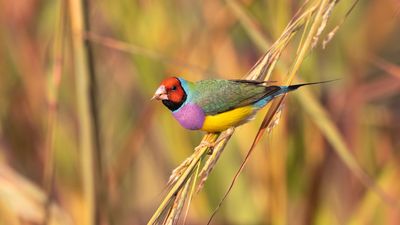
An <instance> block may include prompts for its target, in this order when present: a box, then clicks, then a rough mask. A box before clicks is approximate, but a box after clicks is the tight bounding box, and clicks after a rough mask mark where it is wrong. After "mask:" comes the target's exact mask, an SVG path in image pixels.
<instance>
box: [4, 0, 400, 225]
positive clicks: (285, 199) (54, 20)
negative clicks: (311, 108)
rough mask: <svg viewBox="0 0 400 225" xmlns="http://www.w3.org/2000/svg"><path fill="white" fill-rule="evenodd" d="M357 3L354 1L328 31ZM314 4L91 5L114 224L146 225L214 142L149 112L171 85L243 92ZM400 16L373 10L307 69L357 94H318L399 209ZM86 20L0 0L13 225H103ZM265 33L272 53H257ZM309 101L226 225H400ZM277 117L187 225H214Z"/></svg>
mask: <svg viewBox="0 0 400 225" xmlns="http://www.w3.org/2000/svg"><path fill="white" fill-rule="evenodd" d="M71 2H73V1H71ZM352 3H353V2H349V1H341V2H339V4H338V5H337V6H336V7H335V8H334V11H333V14H332V17H331V19H330V21H329V23H328V29H327V30H328V31H330V30H332V29H333V28H334V27H335V26H336V25H337V24H340V23H341V21H342V20H343V19H344V17H345V14H346V12H347V10H348V9H349V8H350V7H351V4H352ZM300 5H301V2H298V1H294V0H279V1H275V0H241V1H237V2H236V1H235V2H233V1H216V0H206V1H200V0H191V1H187V0H177V1H162V0H148V1H143V0H120V1H112V0H103V1H90V2H89V4H88V5H87V12H86V13H87V15H88V18H89V22H90V33H86V34H85V37H86V40H88V41H89V42H90V43H91V51H92V58H93V61H92V62H89V63H91V65H92V69H93V71H94V74H95V79H94V80H95V81H96V84H97V90H96V91H95V92H92V93H95V95H94V97H93V99H94V100H95V103H96V106H95V109H96V112H95V114H97V115H98V118H95V121H97V122H96V124H97V125H96V128H95V131H94V132H95V133H96V134H98V137H99V138H98V140H97V141H96V144H94V145H95V146H96V147H95V148H96V149H97V150H98V151H101V154H100V155H101V157H98V158H96V159H95V160H97V163H95V164H97V166H96V165H95V166H93V168H94V169H93V168H92V170H95V172H94V174H100V175H97V176H98V177H100V178H98V179H95V180H96V181H95V182H94V185H95V186H96V187H95V189H96V188H98V189H101V190H102V191H101V193H103V194H102V195H101V196H97V197H98V199H99V201H98V202H97V204H98V207H99V208H100V217H101V218H102V219H100V221H102V222H101V224H121V225H124V224H145V223H146V222H147V220H148V219H149V218H150V216H151V214H152V213H153V212H154V210H155V209H156V208H157V205H158V204H159V202H160V201H161V199H162V197H163V194H164V193H165V184H166V182H167V181H168V177H169V175H170V173H171V171H172V170H173V169H174V168H175V167H176V166H178V165H179V164H180V162H182V161H183V160H184V159H185V158H186V157H188V156H189V155H190V154H191V153H192V151H193V148H194V147H195V146H197V145H198V143H199V142H200V140H201V137H202V135H203V133H201V132H193V131H187V130H184V129H183V128H182V127H181V126H180V125H179V124H178V123H177V122H176V121H175V120H174V119H173V117H172V116H171V114H170V112H169V111H168V110H167V109H166V108H165V107H164V106H163V105H162V104H160V103H159V102H150V101H149V99H150V98H151V96H152V94H153V92H154V91H155V89H156V88H157V87H158V85H159V83H160V81H161V80H162V79H164V78H165V77H167V76H171V75H178V76H182V77H184V78H185V79H188V80H192V81H196V80H201V79H206V78H224V79H240V78H242V77H243V75H244V74H245V73H246V72H247V71H248V70H249V69H250V68H251V67H252V65H253V64H254V63H255V62H256V61H257V59H258V58H259V57H260V56H261V55H262V54H263V53H264V52H265V51H266V50H267V49H268V47H269V46H270V44H271V43H273V42H274V41H275V40H276V39H277V38H278V37H279V35H280V34H281V33H282V31H283V29H284V28H285V26H286V25H287V24H288V22H289V21H290V19H291V18H292V16H293V15H294V13H295V12H296V11H297V9H298V8H299V7H300ZM399 9H400V3H399V2H398V1H396V0H364V1H360V2H359V3H358V4H357V6H356V7H355V9H354V10H353V11H352V13H351V14H350V15H349V16H348V17H347V19H346V20H345V22H344V23H343V24H342V26H341V27H340V29H339V30H338V31H337V33H336V35H335V37H334V38H333V39H332V41H331V42H330V43H329V44H328V45H327V46H326V48H325V49H323V48H322V47H321V46H320V45H318V46H317V47H316V48H315V49H314V50H313V51H312V52H311V53H310V54H309V55H308V56H307V58H306V59H305V61H304V63H303V65H302V67H301V70H300V73H299V74H298V76H297V77H298V78H300V79H302V80H304V81H310V82H312V81H321V80H331V79H337V78H340V79H341V80H340V81H337V82H334V83H330V84H326V85H322V86H318V87H317V86H312V87H311V86H310V87H306V88H307V89H309V91H310V92H312V93H313V94H314V95H315V96H316V97H317V98H318V100H319V102H320V103H321V104H322V105H323V107H324V109H325V110H326V111H327V112H328V116H329V118H330V120H331V122H333V123H334V124H335V125H336V126H337V129H338V130H339V133H340V134H341V136H342V138H343V140H344V142H345V144H346V146H347V148H348V149H349V150H350V152H351V154H352V155H353V156H354V157H355V158H356V160H357V162H358V164H359V165H360V166H361V167H362V168H363V169H364V170H365V171H366V172H367V173H368V174H369V175H370V177H371V178H372V180H373V181H374V182H376V183H377V184H378V185H379V186H380V187H381V189H382V190H383V191H384V192H385V193H386V194H387V197H388V198H390V199H395V200H398V199H400V180H399V177H400V168H399V159H400V136H399V134H400V122H399V121H400V101H399V99H400V44H399V43H400V23H399V22H400V21H399V19H400V14H399ZM74 13H76V12H74V10H73V7H71V5H70V3H69V2H68V1H66V2H62V1H39V0H31V1H7V0H0V224H4V225H20V224H21V225H22V224H35V225H36V224H85V222H84V221H86V219H87V218H85V213H84V212H85V210H87V208H86V207H87V202H86V201H87V199H86V198H85V194H84V193H85V188H86V185H87V183H86V180H85V176H86V175H85V174H84V173H85V171H87V170H85V168H84V167H85V165H88V164H87V163H88V162H87V161H85V160H87V159H86V158H85V156H84V154H83V152H81V151H80V150H79V143H80V141H82V140H81V137H82V136H81V133H82V124H81V123H80V121H81V119H80V117H81V116H80V112H79V104H81V103H80V101H81V100H82V98H86V97H87V96H86V95H81V94H82V93H81V92H79V82H80V81H79V79H80V77H79V76H77V74H76V73H77V72H76V70H75V69H74V68H75V67H76V66H77V65H76V64H77V60H78V61H79V58H77V50H76V46H74V44H73V42H74V38H75V36H74V32H73V31H74V26H75V23H74V21H75V20H76V18H78V16H77V17H75V16H74ZM71 17H73V18H71ZM78 19H79V18H78ZM246 19H247V20H246ZM246 21H247V22H248V23H246ZM249 21H250V22H249ZM252 31H253V32H254V31H260V32H261V34H263V37H264V38H261V39H257V38H254V37H253V36H252V35H251V32H252ZM325 35H326V34H325ZM295 41H298V38H297V39H295ZM295 52H296V48H295V46H294V45H293V46H292V45H290V46H289V47H288V49H287V50H286V51H285V54H284V55H282V59H281V63H280V64H279V65H278V67H279V68H280V69H279V70H277V71H276V72H275V73H274V74H273V80H276V81H278V82H283V81H285V79H286V73H285V72H286V71H287V67H285V65H289V64H290V62H291V60H292V59H293V55H294V54H295ZM301 91H303V89H300V90H298V91H297V92H293V93H291V94H290V95H289V96H288V97H287V99H286V102H285V107H284V109H283V111H282V115H281V118H280V121H279V125H277V126H276V127H275V128H274V129H273V131H272V132H270V133H269V134H268V135H265V136H264V137H263V139H262V141H261V142H260V144H259V145H258V146H257V148H256V149H255V152H254V154H253V155H252V157H251V159H250V162H249V163H248V164H247V166H246V168H245V170H244V172H243V173H242V174H241V176H240V178H239V180H238V182H237V183H236V185H235V187H234V189H233V191H232V193H231V194H230V195H229V197H228V199H227V200H226V202H225V203H224V205H223V207H222V208H221V209H220V211H219V212H218V213H217V216H216V218H215V220H214V224H271V225H279V224H304V225H306V224H400V213H399V208H395V207H393V206H392V205H391V204H390V203H389V202H388V200H387V199H386V200H383V199H381V198H379V197H378V196H377V195H376V193H374V191H372V190H371V188H368V187H366V185H364V184H363V183H362V182H361V181H360V180H359V179H358V178H357V177H356V176H355V175H354V172H353V171H352V170H349V169H348V167H347V166H346V165H345V163H343V160H342V159H341V158H340V157H339V156H338V155H337V152H336V151H335V150H334V149H333V148H332V146H331V145H330V144H329V143H328V142H327V141H326V136H325V135H326V134H324V133H323V132H321V130H320V129H319V127H318V126H316V124H315V118H314V119H313V118H312V117H310V115H309V114H307V113H306V112H305V109H304V108H305V107H307V106H305V104H302V103H300V101H299V98H300V95H299V92H301ZM264 113H265V110H263V111H261V113H260V114H264ZM93 115H94V114H93ZM262 118H263V116H261V115H259V116H258V117H257V118H256V119H255V120H254V121H252V122H251V123H249V124H246V125H244V126H241V127H239V128H238V129H237V130H236V132H235V134H234V136H233V138H232V139H231V140H230V142H229V144H228V145H227V147H226V149H225V151H224V153H223V155H222V157H221V159H220V161H219V162H218V164H217V166H216V168H215V170H214V171H213V173H212V174H211V175H210V177H209V180H208V181H207V182H206V184H205V187H204V189H203V190H202V191H201V192H199V193H198V194H197V195H196V196H195V197H194V199H193V203H192V205H191V207H190V209H189V214H188V217H187V220H186V224H205V223H206V222H207V221H208V218H209V216H210V214H211V213H212V211H213V210H214V209H215V207H216V206H217V204H218V202H219V200H220V199H221V198H222V196H223V194H224V192H225V191H226V189H227V187H228V186H229V184H230V182H231V181H232V178H233V176H234V174H235V172H236V171H237V169H238V167H239V165H240V163H241V161H242V159H243V157H244V155H245V154H246V152H247V150H248V149H249V147H250V145H251V142H252V141H253V139H254V137H255V135H256V132H257V130H258V128H259V125H260V123H261V120H262ZM82 155H83V156H82ZM88 166H89V167H90V164H89V165H88ZM89 170H90V169H89ZM97 170H99V171H100V172H99V171H97ZM49 199H50V200H49ZM181 222H182V221H181Z"/></svg>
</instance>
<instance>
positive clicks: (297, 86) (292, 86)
mask: <svg viewBox="0 0 400 225" xmlns="http://www.w3.org/2000/svg"><path fill="white" fill-rule="evenodd" d="M338 80H340V79H335V80H327V81H320V82H311V83H303V84H294V85H290V86H287V91H288V92H289V91H294V90H296V89H297V88H299V87H301V86H306V85H313V84H323V83H330V82H333V81H338Z"/></svg>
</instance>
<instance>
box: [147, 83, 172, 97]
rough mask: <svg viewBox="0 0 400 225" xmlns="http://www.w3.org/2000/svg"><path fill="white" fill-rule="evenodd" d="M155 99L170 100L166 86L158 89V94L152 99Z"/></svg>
mask: <svg viewBox="0 0 400 225" xmlns="http://www.w3.org/2000/svg"><path fill="white" fill-rule="evenodd" d="M153 99H157V100H168V95H167V91H166V90H165V86H164V85H161V86H160V87H158V89H157V90H156V93H154V95H153V97H152V98H151V100H153Z"/></svg>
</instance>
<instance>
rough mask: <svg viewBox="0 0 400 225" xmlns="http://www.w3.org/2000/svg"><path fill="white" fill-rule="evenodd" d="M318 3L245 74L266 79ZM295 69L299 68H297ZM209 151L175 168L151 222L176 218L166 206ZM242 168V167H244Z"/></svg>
mask: <svg viewBox="0 0 400 225" xmlns="http://www.w3.org/2000/svg"><path fill="white" fill-rule="evenodd" d="M317 6H318V5H313V6H311V7H310V8H308V9H306V10H305V11H304V12H303V13H301V14H300V13H298V14H296V17H295V18H294V19H293V20H292V21H291V23H290V24H289V25H288V26H287V28H286V29H285V31H284V32H283V34H282V35H281V37H280V38H279V39H278V40H277V41H276V42H275V43H274V44H273V45H272V46H271V48H270V49H269V50H268V51H267V53H266V54H265V55H263V56H262V57H261V58H260V59H259V60H258V61H257V63H256V64H255V65H254V66H253V68H252V69H251V70H250V71H249V72H248V74H247V75H246V79H249V80H260V79H264V80H267V79H269V78H270V75H271V73H272V70H273V69H274V67H275V65H276V62H277V61H278V59H279V57H280V55H281V53H282V52H283V50H284V49H285V47H286V46H287V44H288V43H289V41H290V40H291V38H292V37H293V36H294V34H295V33H296V32H297V31H298V30H299V28H301V26H303V25H304V24H305V22H306V21H307V18H310V16H311V15H313V14H314V13H315V10H316V9H317ZM303 57H304V55H303ZM294 68H297V69H298V67H294ZM279 105H280V104H279ZM279 105H277V109H279ZM270 112H274V113H273V114H272V116H271V118H273V115H275V112H276V110H275V111H270ZM230 132H231V133H226V132H223V133H222V134H221V136H224V137H226V138H225V139H223V140H222V141H221V142H220V143H218V144H217V145H216V146H215V147H214V150H213V153H212V155H211V156H210V157H209V158H208V160H207V161H206V163H205V166H203V168H202V170H201V171H202V172H200V186H199V187H201V186H202V185H203V184H204V181H205V180H206V179H207V177H208V175H209V173H210V172H211V171H212V169H213V168H214V166H215V163H216V162H217V160H218V158H219V156H220V154H221V153H222V151H223V150H224V147H225V145H226V143H227V142H228V141H229V138H230V136H231V135H232V134H233V131H230ZM210 135H214V138H213V140H212V141H211V142H214V141H216V139H217V137H218V136H219V135H218V134H208V135H206V136H205V137H204V138H203V140H206V139H209V138H208V136H210ZM207 151H208V149H207V148H206V147H205V148H200V150H197V151H195V152H194V154H193V155H192V156H190V157H188V159H186V160H185V161H184V162H183V163H182V164H181V165H180V166H179V167H178V168H177V169H175V170H174V172H173V173H172V175H171V178H170V181H169V184H170V185H171V190H170V191H169V192H168V194H167V195H166V197H165V198H164V200H163V202H162V203H161V204H160V206H159V208H158V209H157V210H156V212H155V213H154V214H153V216H152V218H151V219H150V220H149V222H148V224H155V223H157V222H158V221H165V220H162V219H161V218H160V217H161V216H162V215H163V214H164V212H165V211H168V212H169V213H168V217H173V215H171V214H173V213H174V211H171V209H168V208H167V206H168V203H170V202H172V201H177V200H176V199H173V198H175V197H176V198H186V197H187V194H186V195H184V194H181V193H182V188H183V187H184V183H183V182H187V181H188V180H189V176H192V175H193V173H192V172H193V169H194V167H195V166H196V165H197V163H199V161H200V158H202V157H204V156H205V154H206V153H207ZM241 169H243V168H242V167H241ZM241 169H240V170H241ZM196 175H197V174H196ZM179 201H181V200H179ZM176 212H177V213H178V210H176ZM163 224H165V223H163Z"/></svg>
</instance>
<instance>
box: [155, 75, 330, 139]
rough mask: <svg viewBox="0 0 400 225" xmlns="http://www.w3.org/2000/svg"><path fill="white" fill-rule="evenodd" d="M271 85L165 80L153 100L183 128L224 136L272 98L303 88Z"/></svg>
mask: <svg viewBox="0 0 400 225" xmlns="http://www.w3.org/2000/svg"><path fill="white" fill-rule="evenodd" d="M325 82H329V81H322V82H313V83H301V84H295V85H288V86H278V85H269V83H270V82H267V81H258V80H226V79H206V80H200V81H197V82H191V81H188V80H185V79H183V78H181V77H175V76H174V77H168V78H165V79H164V80H163V81H162V82H161V84H160V86H159V87H158V88H157V90H156V92H155V94H154V95H153V97H152V98H151V99H156V100H160V101H161V102H162V103H163V104H164V105H165V106H166V107H167V108H168V109H169V110H170V111H171V112H172V115H173V117H174V118H175V119H176V120H177V121H178V122H179V124H180V125H182V127H184V128H186V129H188V130H201V131H205V132H207V133H220V132H223V131H225V130H227V129H229V128H231V127H238V126H240V125H243V124H245V123H247V122H249V121H250V120H252V119H253V118H254V116H255V115H256V113H257V112H258V111H259V110H260V109H262V108H263V107H264V106H265V105H267V104H268V103H269V102H270V101H271V100H272V99H274V98H275V97H277V96H280V95H283V94H285V93H287V92H290V91H293V90H296V89H298V88H299V87H301V86H305V85H312V84H320V83H325Z"/></svg>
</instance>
